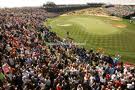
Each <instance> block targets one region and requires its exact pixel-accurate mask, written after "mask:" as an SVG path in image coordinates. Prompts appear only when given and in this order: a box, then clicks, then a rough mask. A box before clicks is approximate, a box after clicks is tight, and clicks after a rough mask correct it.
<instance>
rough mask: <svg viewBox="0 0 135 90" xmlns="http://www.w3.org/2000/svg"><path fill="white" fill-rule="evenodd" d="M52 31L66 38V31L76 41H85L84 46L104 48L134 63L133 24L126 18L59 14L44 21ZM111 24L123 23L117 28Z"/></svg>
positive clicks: (134, 30)
mask: <svg viewBox="0 0 135 90" xmlns="http://www.w3.org/2000/svg"><path fill="white" fill-rule="evenodd" d="M46 24H47V25H50V26H52V31H54V32H56V33H57V34H58V35H59V36H60V37H63V38H66V33H67V32H69V33H70V34H69V36H70V37H71V38H73V39H74V40H75V42H78V43H86V44H85V45H84V47H85V48H87V49H90V48H94V49H96V48H104V49H105V52H106V53H108V54H110V55H115V53H119V54H121V56H122V60H123V61H129V62H134V63H135V24H130V23H129V21H128V20H122V21H115V20H111V19H110V18H109V17H97V16H60V17H57V18H54V19H49V20H48V22H47V23H46ZM113 24H125V25H127V27H126V28H117V27H114V26H113Z"/></svg>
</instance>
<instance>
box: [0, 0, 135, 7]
mask: <svg viewBox="0 0 135 90" xmlns="http://www.w3.org/2000/svg"><path fill="white" fill-rule="evenodd" d="M47 1H53V2H55V3H56V4H80V3H87V2H105V3H115V4H134V5H135V0H0V7H24V6H42V5H43V3H46V2H47Z"/></svg>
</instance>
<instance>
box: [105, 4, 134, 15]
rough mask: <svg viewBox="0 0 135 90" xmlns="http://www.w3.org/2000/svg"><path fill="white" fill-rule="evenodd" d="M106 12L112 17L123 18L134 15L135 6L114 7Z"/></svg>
mask: <svg viewBox="0 0 135 90" xmlns="http://www.w3.org/2000/svg"><path fill="white" fill-rule="evenodd" d="M106 10H107V11H108V12H109V13H110V14H111V15H114V16H119V17H125V16H129V15H131V14H135V6H130V5H115V6H114V7H109V8H106Z"/></svg>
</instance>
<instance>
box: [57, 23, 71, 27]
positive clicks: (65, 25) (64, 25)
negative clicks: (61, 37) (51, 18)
mask: <svg viewBox="0 0 135 90" xmlns="http://www.w3.org/2000/svg"><path fill="white" fill-rule="evenodd" d="M57 26H63V27H67V26H72V24H57Z"/></svg>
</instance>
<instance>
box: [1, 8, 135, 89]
mask: <svg viewBox="0 0 135 90" xmlns="http://www.w3.org/2000/svg"><path fill="white" fill-rule="evenodd" d="M48 16H52V17H54V16H56V15H55V14H53V13H48V12H46V11H45V10H43V9H39V8H34V9H32V8H26V9H24V8H18V9H17V8H16V9H1V10H0V89H1V90H115V89H116V90H125V89H128V90H134V88H135V66H134V65H131V64H123V63H122V62H120V61H119V59H120V56H119V55H117V56H116V57H115V58H112V57H111V56H109V55H105V54H102V53H100V52H96V51H93V50H92V49H91V50H86V49H84V48H81V47H80V48H79V47H78V46H77V45H75V44H74V42H73V41H70V40H67V39H63V38H60V37H58V36H57V35H56V33H54V32H51V31H50V30H49V29H48V28H47V27H45V26H44V21H45V20H46V18H47V17H48Z"/></svg>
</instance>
